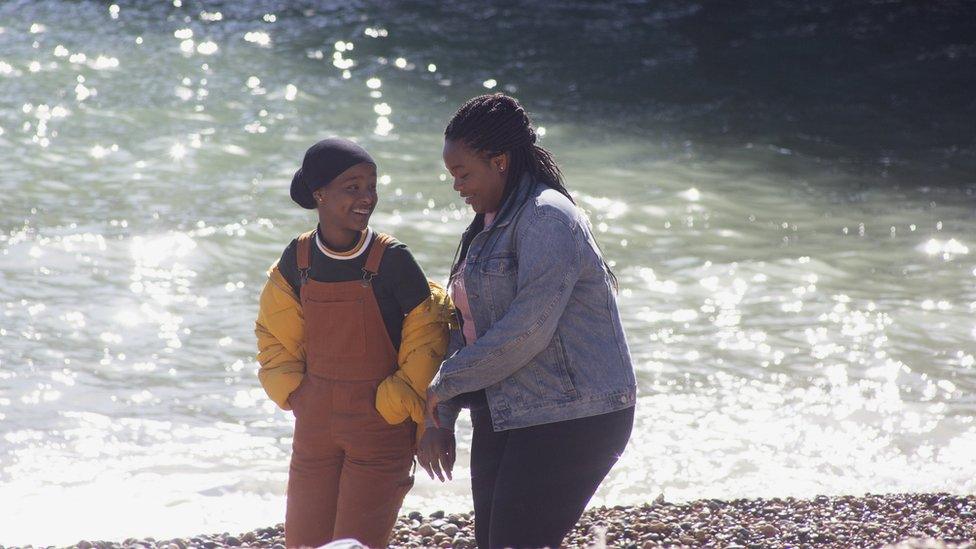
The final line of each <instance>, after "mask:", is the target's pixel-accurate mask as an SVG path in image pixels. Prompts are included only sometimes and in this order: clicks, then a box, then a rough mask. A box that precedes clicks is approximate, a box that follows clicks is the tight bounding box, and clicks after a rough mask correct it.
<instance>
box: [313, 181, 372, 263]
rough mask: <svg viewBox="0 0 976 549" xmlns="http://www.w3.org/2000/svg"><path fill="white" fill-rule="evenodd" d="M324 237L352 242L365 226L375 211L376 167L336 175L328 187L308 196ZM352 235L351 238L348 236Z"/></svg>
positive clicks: (341, 242)
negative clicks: (317, 214) (314, 208)
mask: <svg viewBox="0 0 976 549" xmlns="http://www.w3.org/2000/svg"><path fill="white" fill-rule="evenodd" d="M312 196H313V197H314V198H315V202H316V204H317V205H318V210H319V220H320V223H321V224H322V231H323V233H325V235H326V237H328V236H329V235H330V234H331V235H335V236H336V237H337V239H338V240H340V242H334V243H333V244H344V243H345V242H343V241H345V240H347V238H346V237H349V238H356V236H357V235H358V234H359V233H361V232H362V231H364V230H366V226H367V225H368V224H369V217H370V216H371V215H372V214H373V210H374V209H375V208H376V202H377V201H378V199H379V197H377V195H376V166H375V165H373V164H371V163H369V162H361V163H359V164H356V165H355V166H353V167H351V168H349V169H347V170H346V171H344V172H342V173H340V174H339V175H337V176H336V178H335V179H333V180H332V181H331V182H329V184H328V185H326V186H324V187H320V188H319V189H316V190H315V192H313V193H312ZM352 233H355V234H352Z"/></svg>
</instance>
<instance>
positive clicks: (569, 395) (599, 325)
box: [428, 176, 637, 431]
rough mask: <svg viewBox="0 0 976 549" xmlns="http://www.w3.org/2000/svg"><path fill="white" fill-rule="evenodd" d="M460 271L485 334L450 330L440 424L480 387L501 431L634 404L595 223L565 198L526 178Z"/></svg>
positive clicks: (440, 387) (439, 382)
mask: <svg viewBox="0 0 976 549" xmlns="http://www.w3.org/2000/svg"><path fill="white" fill-rule="evenodd" d="M468 230H469V231H470V230H472V229H471V227H469V228H468ZM466 234H467V233H466ZM459 275H460V276H463V277H464V286H465V289H466V291H467V297H468V302H469V305H470V308H471V314H472V317H473V318H474V322H475V327H476V329H477V334H478V339H477V340H476V341H475V342H474V343H472V344H471V345H467V346H465V345H464V338H463V336H462V334H461V330H459V329H452V330H451V342H450V344H449V346H448V350H447V354H446V355H445V356H447V357H449V358H448V359H447V360H445V361H444V362H443V363H441V367H440V370H439V371H438V372H437V374H436V375H435V377H434V379H433V381H431V384H430V388H431V390H432V391H433V393H434V394H435V395H436V396H437V397H438V399H439V400H440V402H441V403H440V404H439V406H438V415H439V419H440V420H441V426H442V427H447V428H452V427H453V424H454V421H455V420H456V418H457V414H458V412H459V408H460V406H459V404H458V402H457V400H458V399H454V400H453V401H452V400H451V399H453V398H454V397H457V396H458V395H460V394H462V393H468V392H472V391H477V390H480V389H485V396H486V397H487V400H488V408H489V410H490V411H491V420H492V425H493V428H494V430H495V431H504V430H508V429H515V428H520V427H529V426H532V425H540V424H544V423H553V422H557V421H566V420H570V419H576V418H581V417H587V416H594V415H599V414H604V413H608V412H613V411H616V410H621V409H624V408H628V407H630V406H633V405H634V403H635V402H636V393H637V389H636V380H635V378H634V370H633V365H632V364H631V358H630V350H629V349H628V347H627V341H626V339H625V337H624V331H623V326H622V325H621V322H620V315H619V312H618V310H617V302H616V298H615V296H614V293H613V291H612V286H611V282H610V278H609V275H608V274H607V272H606V270H605V269H604V265H603V259H602V257H601V255H600V251H599V249H598V248H597V246H596V242H595V241H594V240H593V235H592V234H591V233H590V228H589V223H588V222H587V220H586V218H585V217H584V214H583V213H582V212H581V211H580V210H579V209H578V208H577V207H576V206H575V205H574V204H573V203H572V202H570V201H569V199H567V198H566V197H565V196H563V195H562V194H560V193H559V192H558V191H556V190H554V189H551V188H549V187H548V186H546V185H544V184H541V183H537V182H533V181H532V180H531V179H530V178H529V177H527V176H526V177H523V178H522V180H521V182H520V183H519V185H518V186H517V187H516V189H515V190H514V191H513V192H512V193H511V194H510V196H509V197H508V199H507V200H506V201H505V204H503V205H502V207H501V209H500V211H499V214H498V217H497V218H496V219H495V221H494V223H492V224H491V225H490V226H489V227H488V228H487V229H486V230H484V231H482V232H481V233H480V234H478V235H477V236H475V237H474V239H473V240H472V241H471V244H470V246H469V248H468V253H467V256H466V262H465V268H464V271H463V272H462V273H459ZM429 422H430V419H428V423H429Z"/></svg>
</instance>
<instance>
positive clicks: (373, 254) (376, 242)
mask: <svg viewBox="0 0 976 549" xmlns="http://www.w3.org/2000/svg"><path fill="white" fill-rule="evenodd" d="M392 243H393V237H392V236H390V235H388V234H384V233H376V234H375V235H374V236H373V245H372V246H371V247H370V248H369V255H368V256H366V264H365V265H363V285H366V284H368V283H369V282H370V281H371V280H373V277H375V276H376V275H377V274H379V272H380V260H382V259H383V252H385V251H386V247H387V246H389V245H390V244H392Z"/></svg>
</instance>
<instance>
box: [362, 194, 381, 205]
mask: <svg viewBox="0 0 976 549" xmlns="http://www.w3.org/2000/svg"><path fill="white" fill-rule="evenodd" d="M378 200H379V196H378V195H377V194H376V191H373V190H367V191H366V192H364V193H363V194H362V195H360V197H359V201H360V202H361V203H363V204H364V205H366V206H369V207H373V206H374V205H376V202H377V201H378Z"/></svg>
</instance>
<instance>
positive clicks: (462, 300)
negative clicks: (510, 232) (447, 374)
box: [451, 212, 498, 345]
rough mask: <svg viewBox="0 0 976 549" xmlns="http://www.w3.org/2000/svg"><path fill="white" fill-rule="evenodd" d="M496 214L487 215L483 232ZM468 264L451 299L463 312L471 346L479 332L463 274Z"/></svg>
mask: <svg viewBox="0 0 976 549" xmlns="http://www.w3.org/2000/svg"><path fill="white" fill-rule="evenodd" d="M496 213H498V212H490V213H486V214H485V228H484V229H482V231H483V230H485V229H487V228H488V227H489V226H490V225H491V223H492V222H493V221H495V214H496ZM467 262H468V258H464V261H462V262H461V265H460V267H458V274H457V275H456V276H455V277H454V280H453V281H452V282H451V299H452V300H453V301H454V306H455V307H457V309H458V311H460V312H461V319H462V320H463V321H464V324H463V326H462V329H461V332H462V333H463V334H464V343H465V345H471V344H472V343H474V342H475V340H476V339H478V332H477V331H476V330H475V326H474V318H473V317H472V316H471V306H470V305H469V304H468V292H467V291H466V290H465V289H464V276H462V273H463V272H464V266H465V265H466V264H467Z"/></svg>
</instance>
